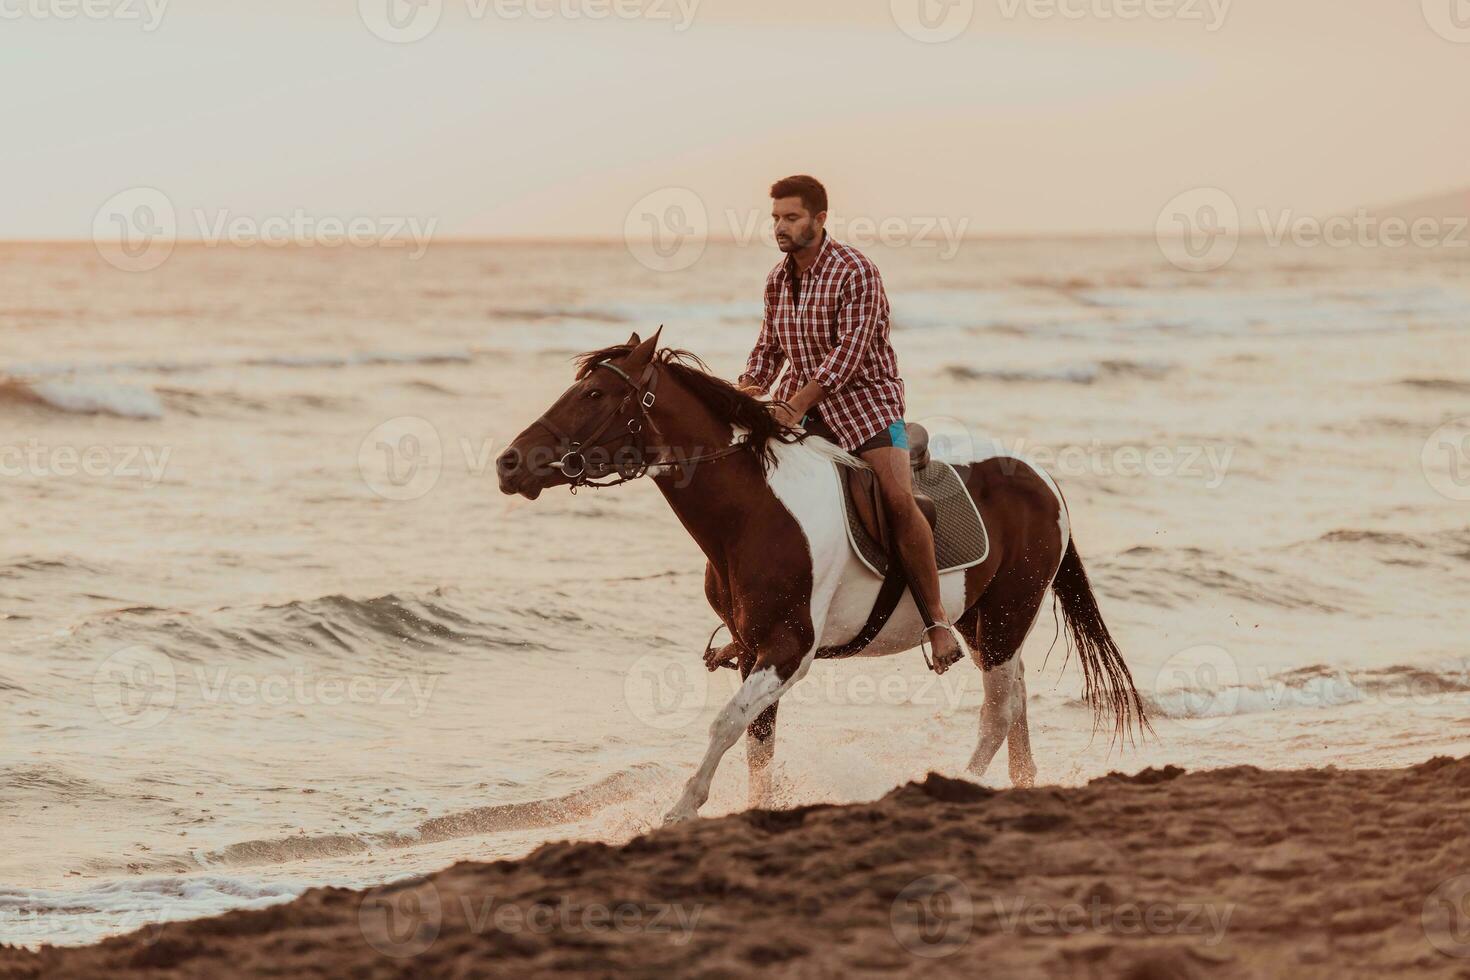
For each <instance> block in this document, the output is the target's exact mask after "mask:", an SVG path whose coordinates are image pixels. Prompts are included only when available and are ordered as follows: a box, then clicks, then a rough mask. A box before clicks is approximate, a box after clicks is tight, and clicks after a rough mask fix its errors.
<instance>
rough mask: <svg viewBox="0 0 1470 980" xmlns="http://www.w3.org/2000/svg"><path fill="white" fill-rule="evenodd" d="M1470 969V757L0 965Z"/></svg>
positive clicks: (675, 831) (380, 972)
mask: <svg viewBox="0 0 1470 980" xmlns="http://www.w3.org/2000/svg"><path fill="white" fill-rule="evenodd" d="M755 971H759V972H761V973H766V974H780V975H792V976H841V975H854V974H862V973H869V972H885V973H886V972H898V973H911V974H921V973H922V974H924V975H926V976H933V975H936V974H938V975H959V974H965V975H972V974H975V973H977V972H979V971H983V972H984V974H985V975H989V976H1062V975H1066V976H1107V977H1114V976H1126V977H1147V978H1164V977H1257V976H1294V977H1341V976H1347V975H1364V976H1367V975H1374V976H1378V975H1390V976H1405V975H1427V976H1443V977H1464V976H1467V975H1470V757H1467V758H1462V759H1459V760H1451V759H1449V758H1444V757H1440V758H1436V759H1433V760H1430V761H1429V762H1425V763H1423V764H1420V765H1417V766H1413V767H1409V768H1404V769H1377V770H1338V769H1334V768H1326V769H1305V770H1300V771H1267V770H1261V769H1257V768H1254V767H1249V766H1238V767H1233V768H1226V769H1215V770H1210V771H1202V772H1184V771H1183V770H1180V769H1177V768H1174V767H1169V768H1166V769H1146V770H1144V771H1142V772H1140V773H1138V774H1136V775H1119V774H1113V775H1109V776H1106V777H1103V778H1100V779H1095V780H1093V781H1091V782H1090V783H1088V784H1086V785H1085V786H1079V787H1070V788H1068V787H1038V788H1036V789H1030V790H1004V791H996V790H990V789H986V788H983V787H980V786H977V785H974V784H971V783H967V782H962V781H957V780H951V779H947V778H944V777H942V776H937V775H932V774H931V775H930V776H929V777H928V778H927V779H926V780H925V781H923V782H921V783H910V784H908V785H906V786H904V787H901V788H899V789H897V790H895V791H893V792H892V793H890V794H888V795H887V796H885V797H884V798H882V799H881V800H878V801H876V802H873V803H858V804H848V805H841V806H829V805H818V806H807V807H800V808H796V809H792V810H781V811H750V812H746V813H739V814H733V815H731V816H727V817H722V818H718V819H712V820H701V821H697V822H694V823H692V824H687V825H683V826H678V827H674V828H669V829H664V830H659V831H655V832H653V833H651V834H648V835H646V836H641V837H637V838H635V839H633V840H632V841H630V842H629V843H627V844H625V845H622V846H617V847H613V846H608V845H606V844H601V843H595V842H580V843H553V844H548V845H545V846H543V847H541V848H540V849H539V850H537V851H536V852H535V853H533V854H531V855H530V856H529V857H526V858H524V859H522V860H518V861H497V862H494V863H474V862H462V863H459V864H456V865H454V866H453V867H451V868H448V869H446V870H444V871H441V872H438V873H436V874H433V875H429V876H427V877H423V878H412V879H407V880H404V881H401V882H398V883H394V884H390V885H386V886H383V887H380V888H376V889H371V890H368V891H351V890H347V889H337V888H321V889H312V890H311V891H309V892H307V893H306V894H305V895H303V896H302V897H300V898H299V899H297V900H295V901H293V902H291V903H289V904H285V905H278V906H275V907H272V908H267V909H263V910H257V911H238V912H231V913H228V914H226V915H223V916H219V917H217V918H212V919H203V920H198V921H193V922H176V923H170V924H166V925H162V926H156V927H152V928H149V929H144V930H141V931H138V932H134V933H132V934H129V935H126V936H121V937H116V938H113V939H108V940H106V941H104V942H102V943H100V944H98V945H95V946H89V947H80V948H70V949H57V948H52V947H47V948H43V949H41V950H39V951H34V952H33V951H24V950H19V949H14V948H10V947H6V948H4V949H0V977H6V978H9V977H42V976H73V977H85V976H98V977H100V976H120V975H121V976H160V977H163V976H167V977H222V976H236V975H263V974H269V975H273V976H334V977H341V976H354V977H368V976H532V975H546V974H549V973H552V972H555V973H558V974H564V975H578V976H599V975H611V974H614V973H617V974H632V975H645V976H654V975H671V974H672V975H679V976H703V977H724V976H738V975H748V974H750V973H752V972H755Z"/></svg>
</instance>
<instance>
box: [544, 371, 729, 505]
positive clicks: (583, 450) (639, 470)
mask: <svg viewBox="0 0 1470 980" xmlns="http://www.w3.org/2000/svg"><path fill="white" fill-rule="evenodd" d="M598 368H607V369H608V370H609V371H611V372H613V373H614V374H616V375H617V376H618V377H619V378H621V379H622V380H623V381H624V383H626V384H627V385H628V387H629V389H630V391H629V392H628V394H627V395H625V396H624V397H623V400H622V401H620V402H618V404H617V405H615V406H613V409H612V411H610V412H609V413H608V414H607V415H606V416H604V417H603V419H602V421H600V422H598V423H597V425H596V426H595V427H594V428H593V429H592V431H591V432H590V433H588V434H587V435H585V436H582V437H580V438H573V437H572V436H571V435H569V434H568V433H565V432H563V431H562V430H561V429H560V428H559V427H558V426H557V425H556V423H554V422H552V421H551V420H550V419H549V418H547V417H546V416H545V415H542V416H541V417H540V418H538V419H537V420H536V422H535V423H534V424H536V425H539V426H541V427H542V428H543V429H545V430H546V431H547V432H549V433H551V435H552V438H554V439H556V441H557V442H558V443H559V444H561V445H565V446H566V447H567V452H566V453H565V455H563V456H562V458H561V459H560V460H558V461H556V462H554V463H550V464H548V465H550V466H551V467H552V468H553V469H557V470H561V473H562V475H563V476H565V477H567V478H568V479H570V480H571V487H570V489H571V491H572V493H576V492H577V490H578V488H580V487H593V488H594V489H598V490H600V489H602V488H604V487H616V486H619V485H621V484H624V483H628V482H630V481H632V480H636V479H638V478H639V477H641V476H645V475H647V473H648V470H649V467H650V466H652V465H653V464H652V463H651V462H650V461H649V459H648V443H647V437H646V435H645V434H644V433H645V426H646V427H647V429H651V430H653V432H654V433H656V434H657V435H658V436H659V437H660V438H662V436H663V430H661V429H660V428H659V427H658V423H657V422H655V421H654V420H653V417H652V416H651V415H649V410H650V409H652V408H653V406H654V405H655V404H656V403H657V401H658V398H657V396H656V394H655V391H656V389H657V388H658V376H659V375H658V365H657V364H656V363H654V364H649V365H648V367H647V369H646V370H645V371H644V372H643V377H642V378H640V379H639V380H638V381H634V380H633V379H632V377H630V376H629V374H628V372H626V371H624V370H623V369H622V368H620V367H618V366H617V365H616V364H612V363H610V362H608V361H599V362H598V363H596V364H594V365H593V366H592V370H594V371H595V370H597V369H598ZM630 409H631V410H630ZM624 412H628V418H627V421H626V423H625V426H624V428H623V429H619V430H617V431H615V432H614V434H613V435H612V436H611V437H610V438H607V439H603V440H602V441H601V442H594V441H593V440H595V439H597V438H598V437H599V436H601V435H602V434H603V433H604V432H606V431H607V430H608V429H609V428H610V427H611V426H612V425H613V423H614V422H616V421H617V420H618V418H619V417H620V416H622V415H623V413H624ZM624 438H627V439H628V440H629V441H628V442H626V443H624V444H623V445H622V446H620V447H619V448H618V449H617V450H616V451H615V452H613V453H611V454H610V456H612V457H613V458H612V459H610V460H609V461H608V462H607V463H602V464H599V465H598V467H597V469H596V470H594V469H593V467H592V464H589V463H588V460H587V450H588V449H591V450H599V449H602V450H605V449H607V447H608V446H610V445H611V444H612V443H615V442H618V441H620V440H622V439H624ZM746 448H747V446H746V444H745V443H744V442H738V443H736V444H735V445H733V446H726V447H725V448H724V449H718V450H716V451H714V452H712V453H703V454H701V455H698V456H690V457H687V458H685V459H683V460H680V461H679V465H681V466H683V465H687V464H692V463H706V462H709V461H711V460H716V459H723V458H725V457H726V456H733V455H734V454H735V453H738V452H740V451H741V450H743V449H746ZM628 449H631V450H633V452H632V456H631V458H628V457H625V456H624V453H623V451H624V450H628ZM620 456H624V458H622V459H618V458H617V457H620ZM614 470H616V472H617V474H618V477H617V479H613V480H603V482H600V483H598V482H594V481H596V480H599V479H602V478H603V477H606V476H607V475H608V474H610V473H612V472H613V471H614Z"/></svg>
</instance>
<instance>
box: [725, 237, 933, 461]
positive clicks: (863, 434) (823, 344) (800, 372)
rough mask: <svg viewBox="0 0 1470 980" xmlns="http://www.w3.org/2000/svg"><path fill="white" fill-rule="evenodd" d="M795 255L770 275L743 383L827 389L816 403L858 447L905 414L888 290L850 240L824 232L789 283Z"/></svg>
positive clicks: (788, 392)
mask: <svg viewBox="0 0 1470 980" xmlns="http://www.w3.org/2000/svg"><path fill="white" fill-rule="evenodd" d="M795 276H796V261H795V259H793V258H792V257H791V256H789V255H788V256H786V258H785V260H784V261H782V262H780V263H779V264H777V266H776V267H775V268H774V269H772V270H771V274H770V275H768V276H766V312H765V317H764V319H763V320H762V321H761V333H760V338H759V339H758V340H757V341H756V344H755V350H753V351H751V352H750V360H749V361H747V362H746V365H745V373H744V374H743V375H741V376H740V380H741V383H742V384H756V385H759V386H760V387H762V388H765V389H767V390H770V388H771V382H772V381H774V380H775V379H776V375H777V373H778V372H779V371H780V370H781V366H782V365H783V364H788V365H789V368H790V369H789V370H788V371H787V372H786V374H785V376H784V377H782V379H781V384H780V386H779V387H778V388H777V389H776V390H775V391H774V392H772V395H773V397H775V398H777V399H781V400H788V399H790V398H791V397H792V396H794V395H795V394H796V393H797V392H798V391H800V390H801V388H802V387H803V386H804V385H806V383H807V382H809V381H815V382H817V384H819V385H821V386H822V388H823V389H824V390H825V391H826V392H827V394H826V396H825V397H824V398H823V399H822V401H821V404H820V405H819V406H818V407H819V408H820V409H821V412H822V418H823V419H824V420H826V422H827V424H828V425H829V426H831V428H832V431H833V432H835V433H836V434H837V438H838V441H839V442H841V443H842V448H844V449H846V450H849V451H851V450H854V449H856V448H857V447H858V446H861V445H862V444H863V443H865V442H867V441H868V440H869V439H871V438H872V437H873V436H875V435H877V434H878V433H879V432H882V431H883V430H884V429H886V428H888V426H890V425H892V424H893V423H894V422H896V421H898V420H899V419H901V418H903V408H904V404H903V381H902V380H901V379H900V378H899V376H898V357H897V355H895V354H894V352H893V346H892V345H891V344H890V343H889V342H888V296H887V294H886V293H884V292H883V279H882V278H881V277H880V276H879V275H878V267H877V266H875V265H874V264H873V263H872V262H870V261H868V258H867V256H865V255H863V254H862V253H861V252H859V251H858V250H857V249H855V248H853V247H852V246H851V245H844V244H842V243H841V242H838V241H834V240H833V239H832V238H831V236H828V235H826V234H825V233H824V234H823V240H822V247H821V250H820V251H819V252H818V253H817V260H816V261H815V262H813V263H812V267H811V268H810V269H808V270H807V271H806V273H805V274H804V275H802V276H800V277H799V281H798V283H797V287H798V288H797V293H798V299H793V298H792V290H791V283H792V278H793V277H795Z"/></svg>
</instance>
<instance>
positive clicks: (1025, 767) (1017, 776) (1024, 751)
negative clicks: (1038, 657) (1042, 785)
mask: <svg viewBox="0 0 1470 980" xmlns="http://www.w3.org/2000/svg"><path fill="white" fill-rule="evenodd" d="M1015 659H1016V663H1017V664H1018V665H1019V664H1020V662H1021V655H1020V654H1019V653H1018V654H1016V657H1015ZM1011 699H1012V703H1013V704H1014V705H1015V715H1016V720H1015V721H1013V722H1012V723H1011V731H1010V735H1009V736H1008V737H1007V745H1008V747H1009V748H1010V770H1011V782H1012V783H1013V784H1014V785H1016V786H1035V785H1036V760H1035V759H1034V758H1033V757H1032V755H1031V728H1030V726H1029V725H1027V723H1026V668H1025V667H1019V669H1017V671H1016V685H1015V688H1014V691H1013V693H1012V694H1011Z"/></svg>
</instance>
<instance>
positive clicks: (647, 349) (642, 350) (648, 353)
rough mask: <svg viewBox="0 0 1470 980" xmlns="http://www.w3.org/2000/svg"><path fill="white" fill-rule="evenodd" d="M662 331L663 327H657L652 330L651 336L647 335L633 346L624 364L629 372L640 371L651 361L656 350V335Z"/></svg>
mask: <svg viewBox="0 0 1470 980" xmlns="http://www.w3.org/2000/svg"><path fill="white" fill-rule="evenodd" d="M663 332H664V328H663V327H659V328H658V329H657V330H655V331H654V332H653V336H652V337H649V338H648V339H647V340H645V341H643V342H642V343H640V344H638V345H637V346H636V347H634V348H633V353H631V354H629V355H628V362H627V364H625V365H624V367H625V368H626V369H627V371H628V373H629V374H632V373H633V372H634V371H642V370H643V369H644V368H646V367H648V365H649V364H650V363H651V362H652V361H653V355H654V354H655V353H657V351H658V335H659V334H661V333H663ZM633 336H634V337H637V336H638V335H637V334H634V335H633Z"/></svg>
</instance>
